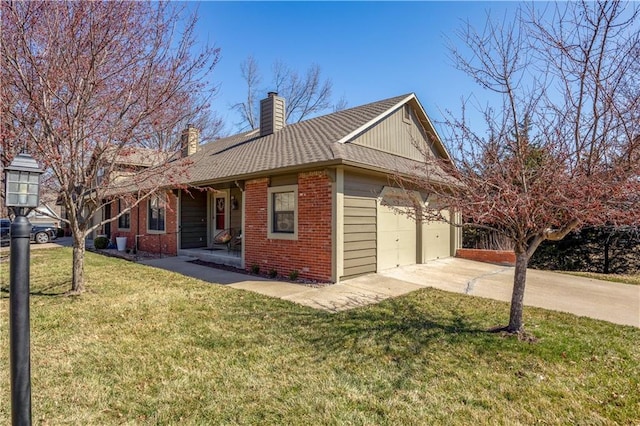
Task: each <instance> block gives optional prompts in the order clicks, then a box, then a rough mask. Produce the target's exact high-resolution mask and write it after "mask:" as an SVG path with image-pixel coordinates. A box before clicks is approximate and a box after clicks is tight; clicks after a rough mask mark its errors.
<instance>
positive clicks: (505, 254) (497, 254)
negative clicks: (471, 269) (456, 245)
mask: <svg viewBox="0 0 640 426" xmlns="http://www.w3.org/2000/svg"><path fill="white" fill-rule="evenodd" d="M456 257H460V258H462V259H468V260H476V261H478V262H486V263H497V264H499V265H509V266H513V265H515V264H516V254H515V253H514V252H513V251H510V250H480V249H458V250H457V251H456Z"/></svg>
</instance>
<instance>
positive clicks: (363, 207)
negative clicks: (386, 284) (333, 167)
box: [342, 178, 377, 278]
mask: <svg viewBox="0 0 640 426" xmlns="http://www.w3.org/2000/svg"><path fill="white" fill-rule="evenodd" d="M375 190H376V188H375V185H374V186H373V187H372V186H371V183H370V182H367V179H366V178H365V179H351V180H349V179H345V193H350V194H352V195H345V197H344V275H343V277H342V278H348V277H353V276H356V275H361V274H366V273H370V272H375V271H376V264H377V262H376V232H377V228H376V226H377V225H376V212H377V208H376V198H375Z"/></svg>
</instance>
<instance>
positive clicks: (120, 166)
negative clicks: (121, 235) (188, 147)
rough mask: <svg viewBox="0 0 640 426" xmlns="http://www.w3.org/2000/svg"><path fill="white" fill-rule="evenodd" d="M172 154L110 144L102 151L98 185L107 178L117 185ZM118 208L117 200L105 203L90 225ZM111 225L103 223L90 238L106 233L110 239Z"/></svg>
mask: <svg viewBox="0 0 640 426" xmlns="http://www.w3.org/2000/svg"><path fill="white" fill-rule="evenodd" d="M173 155H176V154H175V153H171V152H158V151H156V150H153V149H150V148H142V147H115V146H110V147H109V148H107V149H106V150H105V152H103V153H102V156H101V162H102V163H101V164H103V165H102V166H101V167H100V168H99V169H98V176H97V184H98V185H99V184H100V183H101V182H102V181H103V180H104V179H107V178H108V179H109V181H110V182H112V183H113V184H115V185H118V183H119V182H124V181H126V178H127V177H130V176H132V175H134V174H136V173H140V172H142V171H144V170H146V169H148V168H150V167H153V166H156V165H158V164H163V163H165V162H167V161H168V159H169V158H170V157H171V156H173ZM119 208H120V202H119V201H117V200H116V201H115V202H114V203H107V204H105V206H104V207H103V208H102V209H100V210H99V212H98V214H96V215H94V216H93V217H92V219H91V222H92V225H94V224H97V223H100V222H102V221H103V220H105V219H108V218H111V217H113V216H114V215H115V210H114V209H119ZM127 218H128V216H127V217H125V218H124V219H122V220H120V224H121V225H123V226H124V225H125V224H126V222H124V220H125V219H127ZM113 226H114V225H113V224H112V223H110V222H108V223H106V224H104V225H103V226H102V227H100V228H98V229H97V230H96V231H94V232H93V233H92V235H91V238H95V237H96V236H98V235H106V236H107V237H108V238H110V239H111V236H112V229H113Z"/></svg>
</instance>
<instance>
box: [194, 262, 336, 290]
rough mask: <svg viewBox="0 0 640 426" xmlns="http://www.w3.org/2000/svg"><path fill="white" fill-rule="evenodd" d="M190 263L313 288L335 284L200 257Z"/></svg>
mask: <svg viewBox="0 0 640 426" xmlns="http://www.w3.org/2000/svg"><path fill="white" fill-rule="evenodd" d="M189 263H193V264H195V265H201V266H207V267H209V268H215V269H222V270H224V271H230V272H235V273H237V274H243V275H248V276H254V277H261V278H267V279H277V280H278V281H288V282H290V283H294V284H300V285H304V286H306V287H312V288H320V287H326V286H328V285H332V284H333V283H331V282H322V281H316V280H308V279H304V278H298V279H296V280H290V279H289V278H288V277H286V276H280V275H278V276H277V277H271V276H269V275H268V274H253V273H251V272H248V271H245V270H244V269H241V268H236V267H233V266H229V265H222V264H220V263H213V262H206V261H204V260H200V259H195V260H190V261H189Z"/></svg>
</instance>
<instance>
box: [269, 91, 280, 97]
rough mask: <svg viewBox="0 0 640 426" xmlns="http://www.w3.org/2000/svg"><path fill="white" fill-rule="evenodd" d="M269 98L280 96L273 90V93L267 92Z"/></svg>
mask: <svg viewBox="0 0 640 426" xmlns="http://www.w3.org/2000/svg"><path fill="white" fill-rule="evenodd" d="M267 96H269V97H271V96H278V92H275V91H273V90H272V91H270V92H267Z"/></svg>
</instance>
